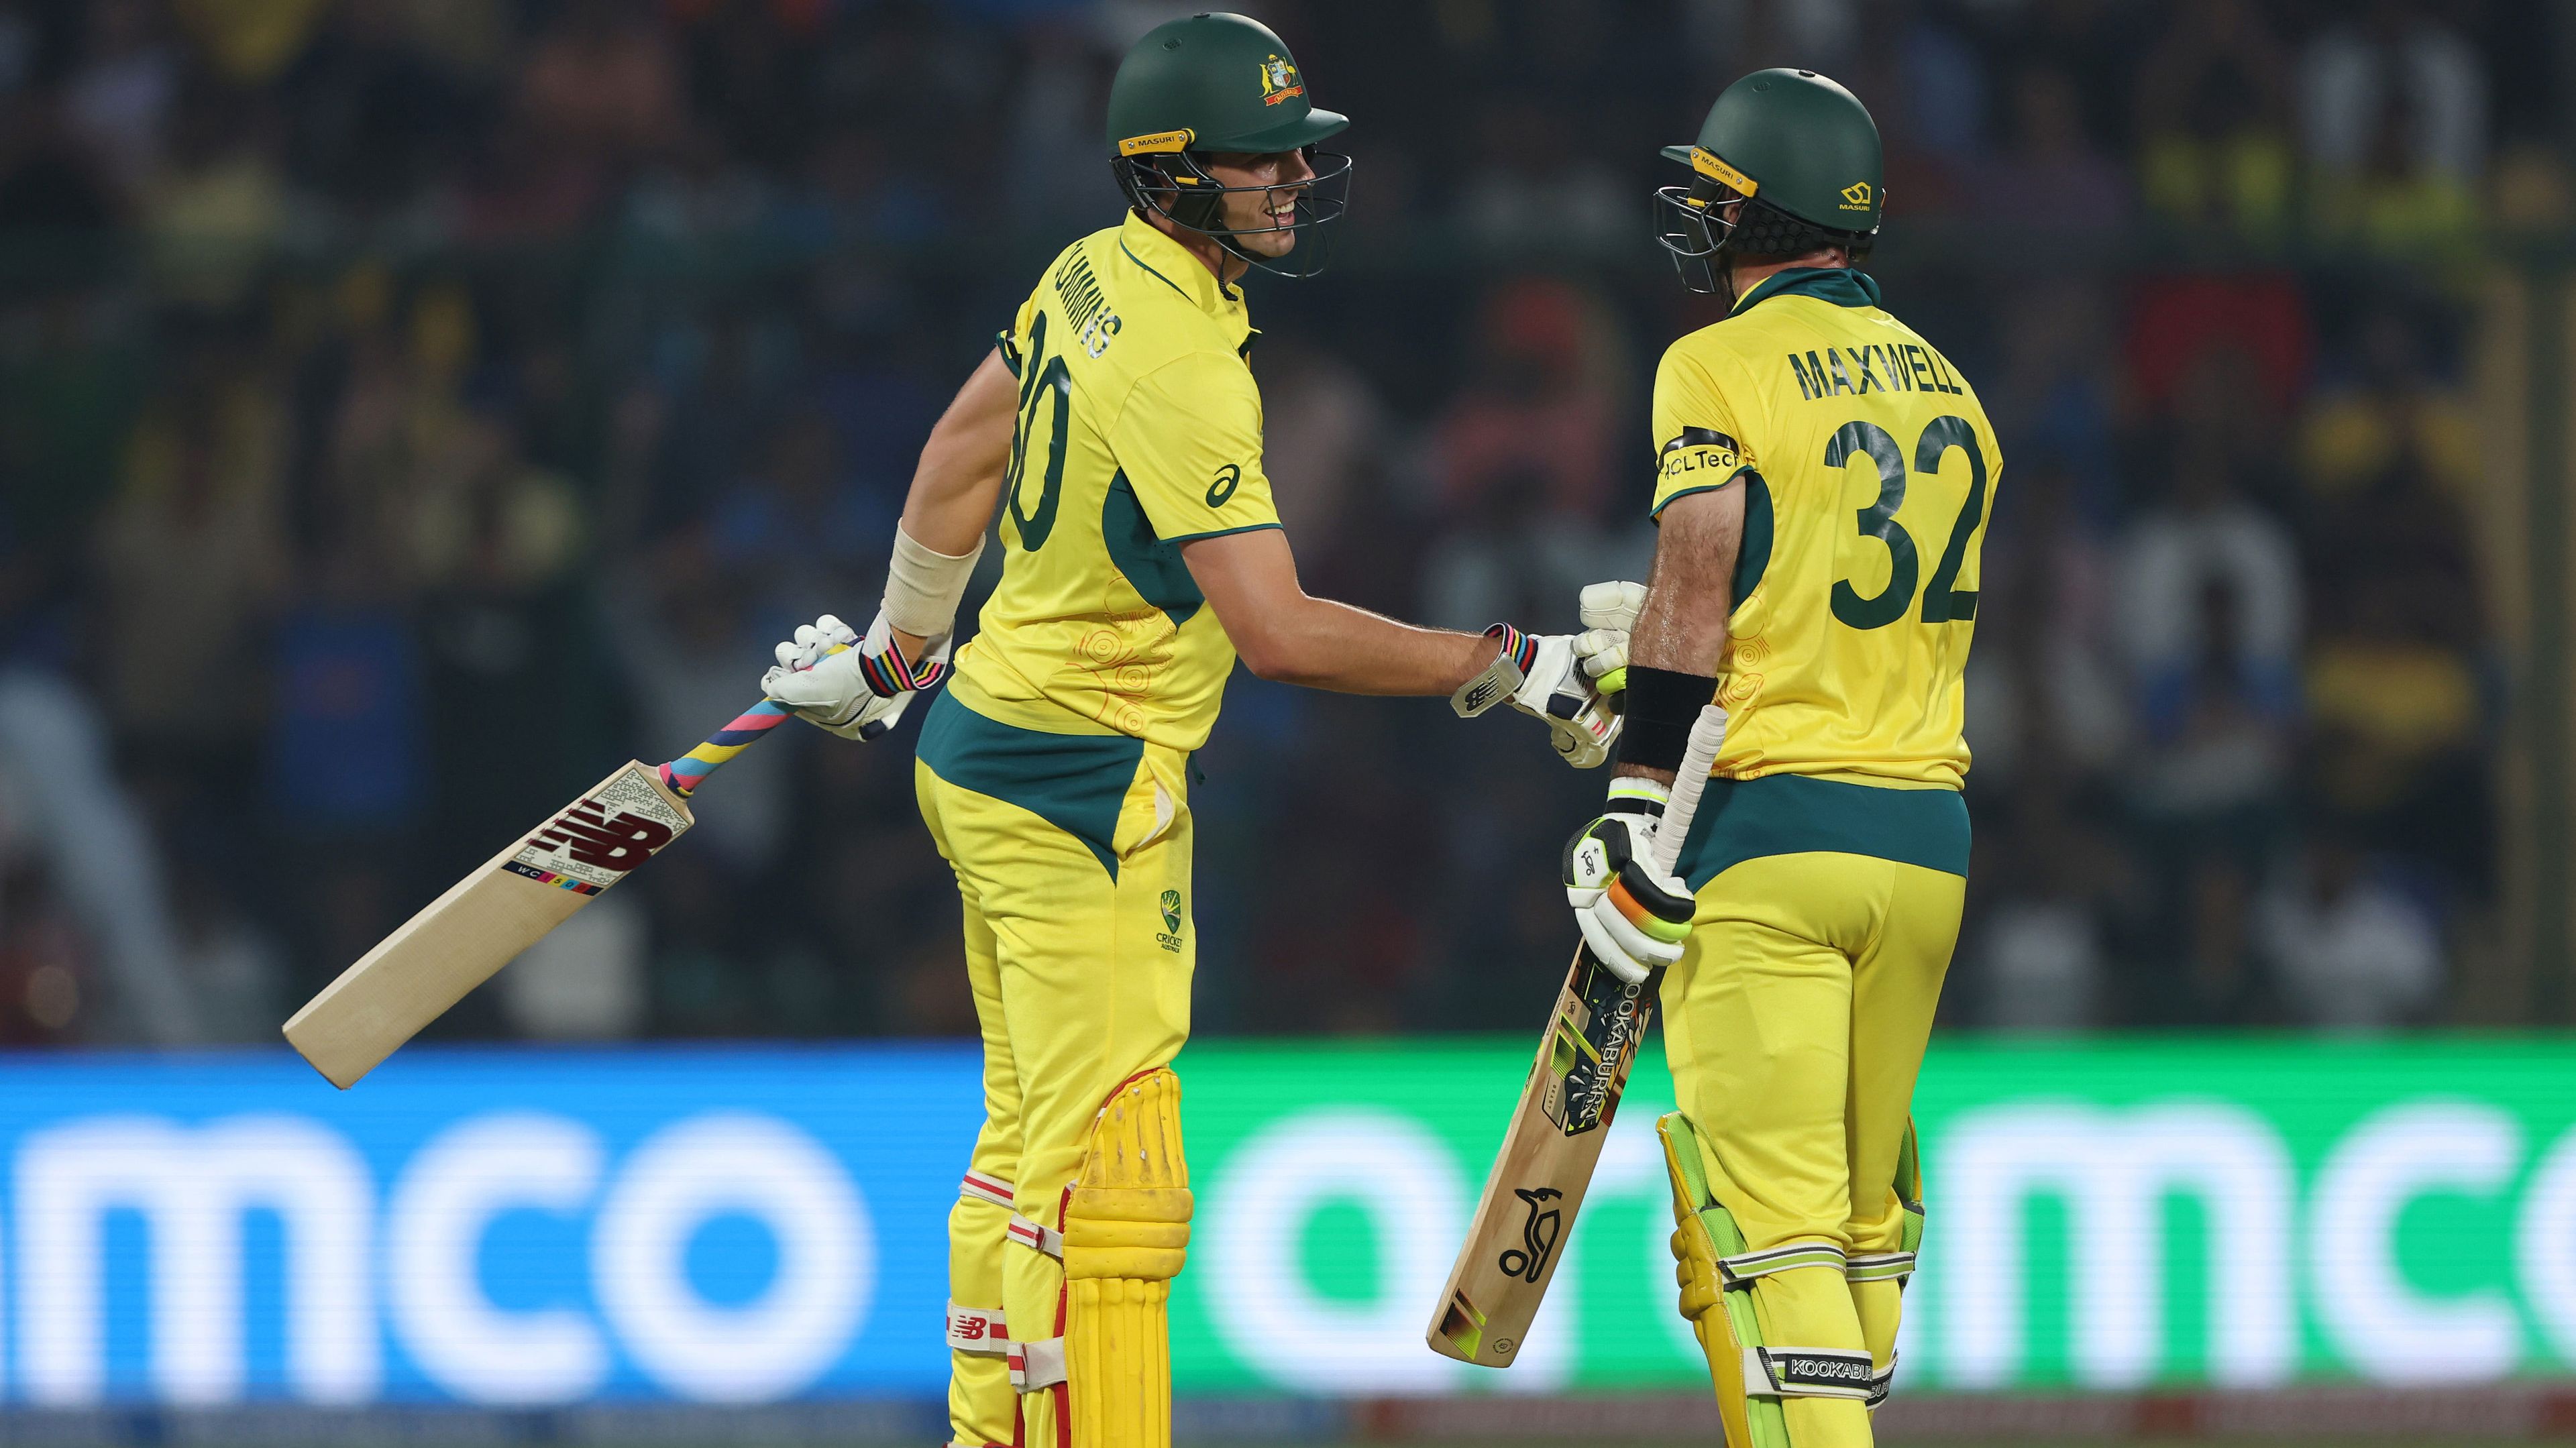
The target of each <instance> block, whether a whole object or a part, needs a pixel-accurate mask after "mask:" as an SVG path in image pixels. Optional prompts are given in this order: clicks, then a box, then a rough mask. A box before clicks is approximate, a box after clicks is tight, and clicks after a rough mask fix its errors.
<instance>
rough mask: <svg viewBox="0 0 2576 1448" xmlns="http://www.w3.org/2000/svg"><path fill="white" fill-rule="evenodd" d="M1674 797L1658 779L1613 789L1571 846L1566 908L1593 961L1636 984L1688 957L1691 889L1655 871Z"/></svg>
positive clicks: (1694, 908)
mask: <svg viewBox="0 0 2576 1448" xmlns="http://www.w3.org/2000/svg"><path fill="white" fill-rule="evenodd" d="M1671 797H1672V790H1671V788H1670V787H1669V786H1667V785H1664V784H1662V783H1660V782H1658V781H1656V780H1651V779H1635V778H1620V779H1615V780H1612V781H1611V782H1610V800H1609V803H1608V804H1606V805H1605V806H1603V808H1602V812H1601V814H1600V816H1599V817H1598V818H1596V819H1595V820H1593V821H1592V823H1590V824H1588V825H1585V826H1584V827H1583V828H1582V829H1580V830H1577V831H1576V832H1575V835H1574V838H1573V839H1571V840H1568V841H1566V845H1565V862H1564V864H1565V902H1566V903H1567V904H1569V905H1571V906H1573V907H1574V923H1575V925H1576V926H1577V927H1579V928H1580V929H1581V930H1582V931H1583V943H1584V945H1585V946H1587V947H1589V948H1590V950H1591V951H1592V957H1593V959H1595V960H1598V961H1600V962H1601V964H1602V965H1603V966H1605V967H1607V968H1608V969H1609V971H1610V973H1611V974H1613V975H1615V976H1617V977H1619V978H1620V979H1621V980H1623V981H1626V982H1628V983H1629V984H1630V985H1636V984H1639V983H1641V982H1643V981H1644V980H1645V979H1646V978H1647V977H1648V976H1650V975H1652V974H1654V973H1655V972H1656V971H1658V970H1661V969H1663V968H1664V967H1665V966H1668V965H1670V964H1672V963H1673V962H1674V961H1677V960H1679V959H1681V958H1682V949H1683V947H1684V946H1686V945H1688V944H1689V943H1690V930H1691V919H1692V917H1693V916H1694V915H1696V914H1697V913H1698V904H1697V902H1696V901H1694V900H1693V899H1692V898H1691V892H1690V886H1689V885H1688V884H1687V883H1686V882H1684V881H1683V880H1682V879H1681V878H1680V877H1679V876H1676V875H1674V874H1672V873H1670V872H1669V871H1665V870H1658V869H1656V868H1655V865H1654V855H1655V836H1656V834H1657V833H1658V832H1659V831H1660V830H1661V829H1662V827H1663V815H1664V804H1665V802H1666V801H1667V800H1669V799H1670V798H1671Z"/></svg>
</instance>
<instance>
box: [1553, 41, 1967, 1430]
mask: <svg viewBox="0 0 2576 1448" xmlns="http://www.w3.org/2000/svg"><path fill="white" fill-rule="evenodd" d="M1664 154H1665V156H1667V157H1668V158H1670V159H1672V160H1674V161H1677V162H1679V163H1681V164H1682V165H1685V166H1687V167H1689V168H1690V172H1691V177H1690V180H1689V181H1688V182H1687V183H1684V184H1680V185H1675V186H1670V187H1667V188H1665V189H1663V190H1662V191H1660V192H1659V193H1657V198H1656V207H1657V212H1658V215H1659V218H1660V226H1659V232H1660V240H1661V241H1662V243H1663V245H1664V247H1665V249H1666V250H1667V251H1668V252H1670V253H1671V255H1672V258H1673V262H1674V265H1675V266H1676V267H1677V268H1679V269H1680V272H1681V276H1682V281H1683V284H1684V285H1685V286H1688V287H1690V288H1691V289H1692V290H1694V291H1701V292H1712V293H1715V294H1717V295H1719V296H1722V297H1724V298H1726V299H1727V302H1728V305H1729V310H1728V313H1727V316H1726V317H1725V319H1724V320H1722V321H1719V322H1718V323H1716V324H1715V325H1713V326H1709V327H1705V328H1702V329H1701V330H1699V331H1697V332H1694V333H1692V334H1690V335H1689V336H1686V337H1684V338H1682V339H1681V340H1679V341H1677V342H1675V343H1673V344H1672V346H1671V347H1670V348H1669V349H1668V350H1667V351H1666V352H1665V354H1664V357H1663V361H1662V364H1661V365H1660V366H1659V367H1658V368H1657V370H1656V374H1655V392H1654V408H1653V412H1654V423H1653V427H1654V431H1653V435H1652V439H1651V440H1652V443H1653V446H1654V449H1655V452H1654V456H1655V470H1656V480H1655V492H1654V502H1653V514H1654V517H1655V519H1656V522H1657V524H1658V529H1657V536H1656V548H1655V563H1654V572H1653V573H1652V575H1651V576H1650V578H1649V580H1648V583H1647V592H1646V597H1645V600H1644V603H1643V606H1642V610H1641V612H1640V614H1639V616H1638V619H1637V622H1636V626H1635V630H1634V633H1633V635H1632V637H1631V640H1630V647H1629V658H1628V672H1627V720H1626V725H1625V733H1624V735H1623V736H1622V739H1621V742H1620V746H1619V765H1618V769H1617V771H1616V775H1615V777H1614V778H1613V780H1612V782H1611V785H1610V802H1609V805H1608V807H1607V809H1606V810H1605V811H1604V812H1603V814H1602V815H1601V816H1600V817H1599V818H1598V819H1596V820H1594V821H1593V822H1592V823H1591V824H1589V825H1587V826H1585V827H1584V829H1583V830H1582V831H1581V832H1579V833H1578V834H1577V836H1576V838H1575V840H1574V842H1573V843H1572V845H1570V846H1569V847H1568V848H1567V850H1566V852H1565V857H1564V858H1565V868H1566V890H1567V897H1568V899H1569V900H1570V901H1571V902H1572V904H1573V905H1574V907H1575V913H1576V919H1577V923H1578V924H1580V925H1581V927H1582V929H1583V932H1584V936H1585V939H1586V940H1587V941H1588V942H1589V943H1590V945H1591V947H1592V949H1593V952H1594V954H1595V955H1597V956H1598V957H1599V958H1600V959H1601V961H1602V962H1603V964H1604V965H1606V966H1608V967H1609V968H1611V969H1613V970H1616V971H1618V972H1620V973H1621V974H1622V975H1623V976H1624V977H1625V978H1627V979H1629V980H1631V981H1644V980H1647V979H1649V978H1650V977H1651V976H1652V975H1653V974H1654V973H1655V972H1656V971H1658V970H1660V971H1661V972H1662V986H1661V991H1662V1002H1663V1010H1664V1037H1665V1044H1666V1048H1667V1055H1668V1058H1669V1060H1670V1062H1671V1066H1672V1071H1673V1089H1674V1099H1675V1101H1676V1102H1677V1103H1678V1104H1679V1106H1680V1110H1678V1111H1676V1112H1674V1113H1672V1114H1671V1115H1669V1116H1666V1117H1665V1118H1664V1119H1663V1120H1662V1121H1661V1122H1660V1123H1658V1129H1659V1131H1660V1133H1661V1135H1662V1137H1663V1143H1664V1151H1665V1156H1666V1160H1667V1164H1668V1166H1669V1168H1670V1171H1671V1175H1672V1183H1673V1214H1674V1220H1675V1223H1676V1230H1675V1231H1674V1233H1673V1238H1672V1245H1673V1255H1674V1257H1675V1259H1676V1261H1677V1262H1678V1264H1679V1276H1680V1281H1681V1289H1682V1290H1681V1309H1682V1314H1683V1316H1685V1317H1687V1318H1689V1319H1690V1320H1691V1323H1692V1326H1693V1329H1694V1330H1695V1331H1696V1333H1697V1334H1698V1336H1699V1340H1700V1343H1701V1345H1702V1346H1703V1347H1704V1348H1705V1349H1706V1350H1707V1353H1708V1359H1709V1371H1710V1376H1711V1378H1712V1380H1713V1382H1714V1383H1715V1385H1716V1388H1717V1396H1718V1403H1719V1408H1720V1412H1721V1416H1722V1417H1723V1419H1724V1421H1725V1425H1726V1437H1727V1441H1728V1443H1730V1444H1731V1445H1733V1448H1859V1445H1866V1444H1867V1443H1869V1442H1870V1424H1869V1413H1870V1410H1871V1409H1872V1408H1874V1407H1876V1406H1877V1404H1878V1403H1879V1402H1880V1400H1882V1399H1883V1398H1885V1396H1886V1395H1887V1391H1888V1388H1889V1385H1890V1384H1891V1382H1892V1381H1893V1378H1894V1374H1895V1369H1896V1325H1897V1318H1898V1310H1899V1304H1900V1294H1901V1292H1902V1289H1903V1287H1904V1284H1905V1281H1906V1279H1907V1277H1908V1276H1909V1275H1910V1274H1911V1273H1912V1271H1913V1266H1914V1253H1915V1249H1916V1246H1917V1243H1918V1242H1919V1241H1920V1239H1921V1236H1922V1221H1923V1216H1922V1207H1921V1205H1920V1199H1921V1196H1922V1188H1921V1185H1920V1173H1919V1171H1918V1170H1917V1164H1916V1161H1915V1155H1914V1135H1913V1128H1912V1125H1911V1124H1910V1122H1909V1119H1908V1109H1909V1106H1910V1104H1911V1102H1912V1098H1913V1094H1914V1079H1915V1074H1916V1072H1917V1071H1918V1070H1919V1069H1920V1067H1921V1065H1922V1061H1923V1049H1924V1044H1925V1042H1926V1040H1927V1038H1928V1037H1929V1035H1930V1032H1931V1028H1932V1015H1933V1010H1934V1008H1935V1006H1936V1005H1937V1004H1938V1002H1939V1000H1940V993H1941V980H1942V976H1943V975H1944V973H1945V972H1946V971H1947V970H1948V968H1949V963H1950V953H1951V950H1952V947H1953V946H1954V945H1955V944H1956V942H1957V939H1958V933H1959V911H1960V904H1961V899H1962V896H1963V895H1964V893H1965V889H1966V885H1967V870H1968V813H1967V809H1966V806H1965V805H1964V804H1963V803H1962V801H1961V798H1960V793H1959V788H1960V781H1961V778H1962V776H1964V775H1965V774H1966V772H1967V769H1968V749H1967V745H1966V743H1965V742H1964V741H1963V740H1962V738H1961V737H1960V695H1961V688H1960V684H1961V673H1962V671H1963V669H1964V668H1965V666H1966V664H1967V659H1968V644H1969V639H1970V635H1971V633H1972V631H1973V629H1974V627H1975V622H1974V621H1975V619H1976V615H1977V583H1978V577H1979V571H1980V570H1979V555H1980V552H1981V549H1982V544H1983V541H1984V538H1985V528H1986V518H1987V515H1988V513H1989V511H1990V509H1991V506H1992V503H1993V499H1994V488H1995V484H1996V482H1997V479H1998V478H1999V476H2000V475H2001V472H2002V467H2003V454H2002V450H2001V448H1999V447H1998V446H1997V445H1996V442H1995V433H1994V428H1993V426H1992V425H1991V424H1989V423H1988V422H1987V420H1986V414H1985V410H1984V409H1983V408H1982V407H1980V406H1979V405H1978V403H1977V398H1976V394H1975V393H1974V392H1973V391H1972V390H1970V388H1969V387H1968V384H1967V383H1966V382H1965V381H1963V380H1961V378H1960V376H1959V374H1958V372H1957V370H1956V369H1955V368H1953V367H1952V366H1951V365H1950V364H1949V361H1948V360H1947V359H1946V358H1944V357H1943V356H1942V355H1941V352H1940V349H1938V348H1936V347H1934V346H1933V345H1932V344H1931V343H1929V342H1926V341H1925V340H1923V338H1922V337H1921V336H1920V335H1919V334H1917V333H1916V332H1914V331H1913V329H1911V328H1909V327H1907V326H1906V325H1905V324H1904V323H1902V322H1899V321H1898V320H1897V319H1896V318H1895V317H1893V316H1891V315H1889V313H1888V312H1887V310H1886V309H1885V308H1883V307H1882V306H1881V305H1880V304H1879V289H1878V283H1877V282H1876V281H1875V280H1873V279H1872V278H1871V277H1870V276H1869V275H1868V274H1866V273H1865V272H1862V271H1860V270H1858V265H1857V264H1858V263H1859V262H1860V261H1861V260H1862V259H1863V258H1864V257H1866V255H1867V254H1868V251H1869V247H1870V244H1871V243H1872V242H1873V241H1874V240H1875V239H1876V237H1877V235H1878V225H1879V213H1880V209H1881V207H1882V206H1883V205H1884V204H1885V202H1886V188H1885V186H1884V184H1883V181H1882V177H1881V174H1880V152H1879V136H1878V127H1877V125H1876V124H1875V123H1874V122H1873V121H1871V119H1870V115H1869V112H1868V110H1867V109H1866V108H1865V107H1863V106H1862V104H1861V103H1860V101H1859V100H1858V99H1857V98H1856V97H1854V96H1853V95H1852V93H1851V92H1850V91H1847V90H1845V89H1844V88H1843V87H1841V86H1839V85H1837V84H1835V83H1834V82H1833V81H1831V80H1828V79H1826V78H1825V77H1823V76H1821V75H1817V74H1816V73H1814V72H1812V71H1803V70H1765V71H1758V72H1756V73H1754V74H1752V75H1749V76H1746V77H1745V78H1743V79H1742V80H1739V81H1737V82H1736V83H1735V84H1734V85H1732V86H1729V87H1728V88H1727V90H1726V92H1725V94H1723V95H1721V96H1719V97H1718V99H1717V104H1716V105H1715V106H1713V107H1712V108H1711V109H1710V110H1709V113H1708V120H1707V122H1706V124H1704V125H1703V126H1702V127H1701V128H1700V134H1699V137H1698V139H1697V140H1696V141H1695V142H1693V143H1692V144H1690V145H1686V146H1674V147H1670V148H1668V149H1666V150H1665V152H1664ZM1712 701H1714V702H1715V703H1717V704H1720V705H1722V706H1724V708H1725V710H1726V712H1727V731H1726V743H1725V747H1724V748H1723V749H1722V750H1721V751H1720V752H1719V754H1718V756H1717V761H1716V764H1715V767H1714V768H1713V769H1712V770H1711V777H1710V780H1709V784H1708V788H1707V793H1706V794H1705V795H1704V796H1703V797H1702V802H1701V804H1700V807H1699V811H1698V814H1697V815H1696V816H1695V817H1694V818H1693V820H1692V822H1691V826H1690V834H1689V835H1688V837H1687V838H1685V839H1684V841H1683V842H1682V846H1681V849H1680V851H1679V853H1678V858H1677V860H1676V862H1675V866H1674V869H1673V871H1672V872H1671V873H1670V874H1666V873H1663V872H1661V871H1658V870H1656V869H1655V868H1654V867H1653V865H1652V863H1651V861H1652V859H1653V858H1654V851H1653V850H1652V849H1650V848H1649V846H1651V844H1652V843H1653V840H1654V836H1655V834H1656V831H1657V828H1658V821H1659V816H1660V814H1661V812H1662V805H1663V801H1664V798H1665V796H1666V794H1667V793H1668V790H1669V786H1670V782H1671V780H1672V778H1673V772H1674V770H1675V769H1676V768H1677V767H1678V766H1679V765H1680V764H1681V761H1682V751H1683V744H1684V739H1685V737H1686V736H1687V734H1688V733H1689V730H1690V727H1691V724H1692V722H1693V721H1694V720H1695V719H1696V718H1697V717H1698V716H1699V714H1700V712H1701V710H1702V709H1703V708H1704V707H1705V706H1706V705H1708V704H1709V703H1711V702H1712Z"/></svg>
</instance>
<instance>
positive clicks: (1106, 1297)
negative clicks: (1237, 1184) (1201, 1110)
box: [1064, 1068, 1192, 1448]
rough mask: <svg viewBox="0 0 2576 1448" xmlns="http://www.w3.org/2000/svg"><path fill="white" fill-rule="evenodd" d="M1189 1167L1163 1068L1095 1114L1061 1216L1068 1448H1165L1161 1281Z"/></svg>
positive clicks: (1168, 1433)
mask: <svg viewBox="0 0 2576 1448" xmlns="http://www.w3.org/2000/svg"><path fill="white" fill-rule="evenodd" d="M1191 1208H1192V1203H1191V1199H1190V1169H1189V1162H1188V1159H1187V1158H1186V1157H1185V1156H1184V1155H1183V1154H1182V1151H1181V1081H1180V1078H1179V1077H1178V1076H1175V1075H1173V1074H1172V1072H1171V1071H1170V1069H1169V1068H1162V1069H1157V1070H1153V1071H1149V1072H1146V1073H1145V1074H1144V1075H1142V1076H1139V1077H1137V1078H1135V1079H1134V1080H1131V1081H1129V1082H1127V1083H1126V1084H1125V1085H1123V1086H1121V1087H1119V1088H1118V1090H1117V1092H1116V1093H1114V1094H1113V1095H1112V1096H1111V1097H1110V1098H1109V1101H1108V1103H1107V1104H1106V1105H1104V1106H1102V1107H1101V1109H1100V1119H1099V1121H1098V1122H1097V1123H1096V1124H1095V1125H1094V1127H1093V1128H1092V1138H1091V1150H1090V1152H1089V1154H1088V1155H1087V1156H1085V1157H1084V1158H1083V1163H1082V1174H1081V1175H1080V1176H1079V1177H1078V1178H1076V1179H1075V1182H1074V1187H1073V1192H1072V1194H1071V1196H1070V1197H1068V1198H1067V1200H1066V1202H1065V1212H1064V1277H1065V1283H1064V1291H1065V1321H1064V1349H1065V1380H1066V1384H1067V1387H1068V1389H1069V1393H1068V1396H1069V1398H1070V1400H1071V1404H1072V1414H1071V1416H1072V1435H1071V1436H1072V1443H1073V1448H1170V1444H1171V1441H1172V1363H1171V1327H1170V1317H1169V1312H1168V1304H1169V1301H1170V1297H1171V1279H1172V1278H1174V1277H1176V1276H1178V1275H1179V1274H1180V1270H1181V1266H1182V1264H1183V1263H1184V1262H1185V1261H1187V1260H1188V1257H1189V1245H1190V1213H1191Z"/></svg>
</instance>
